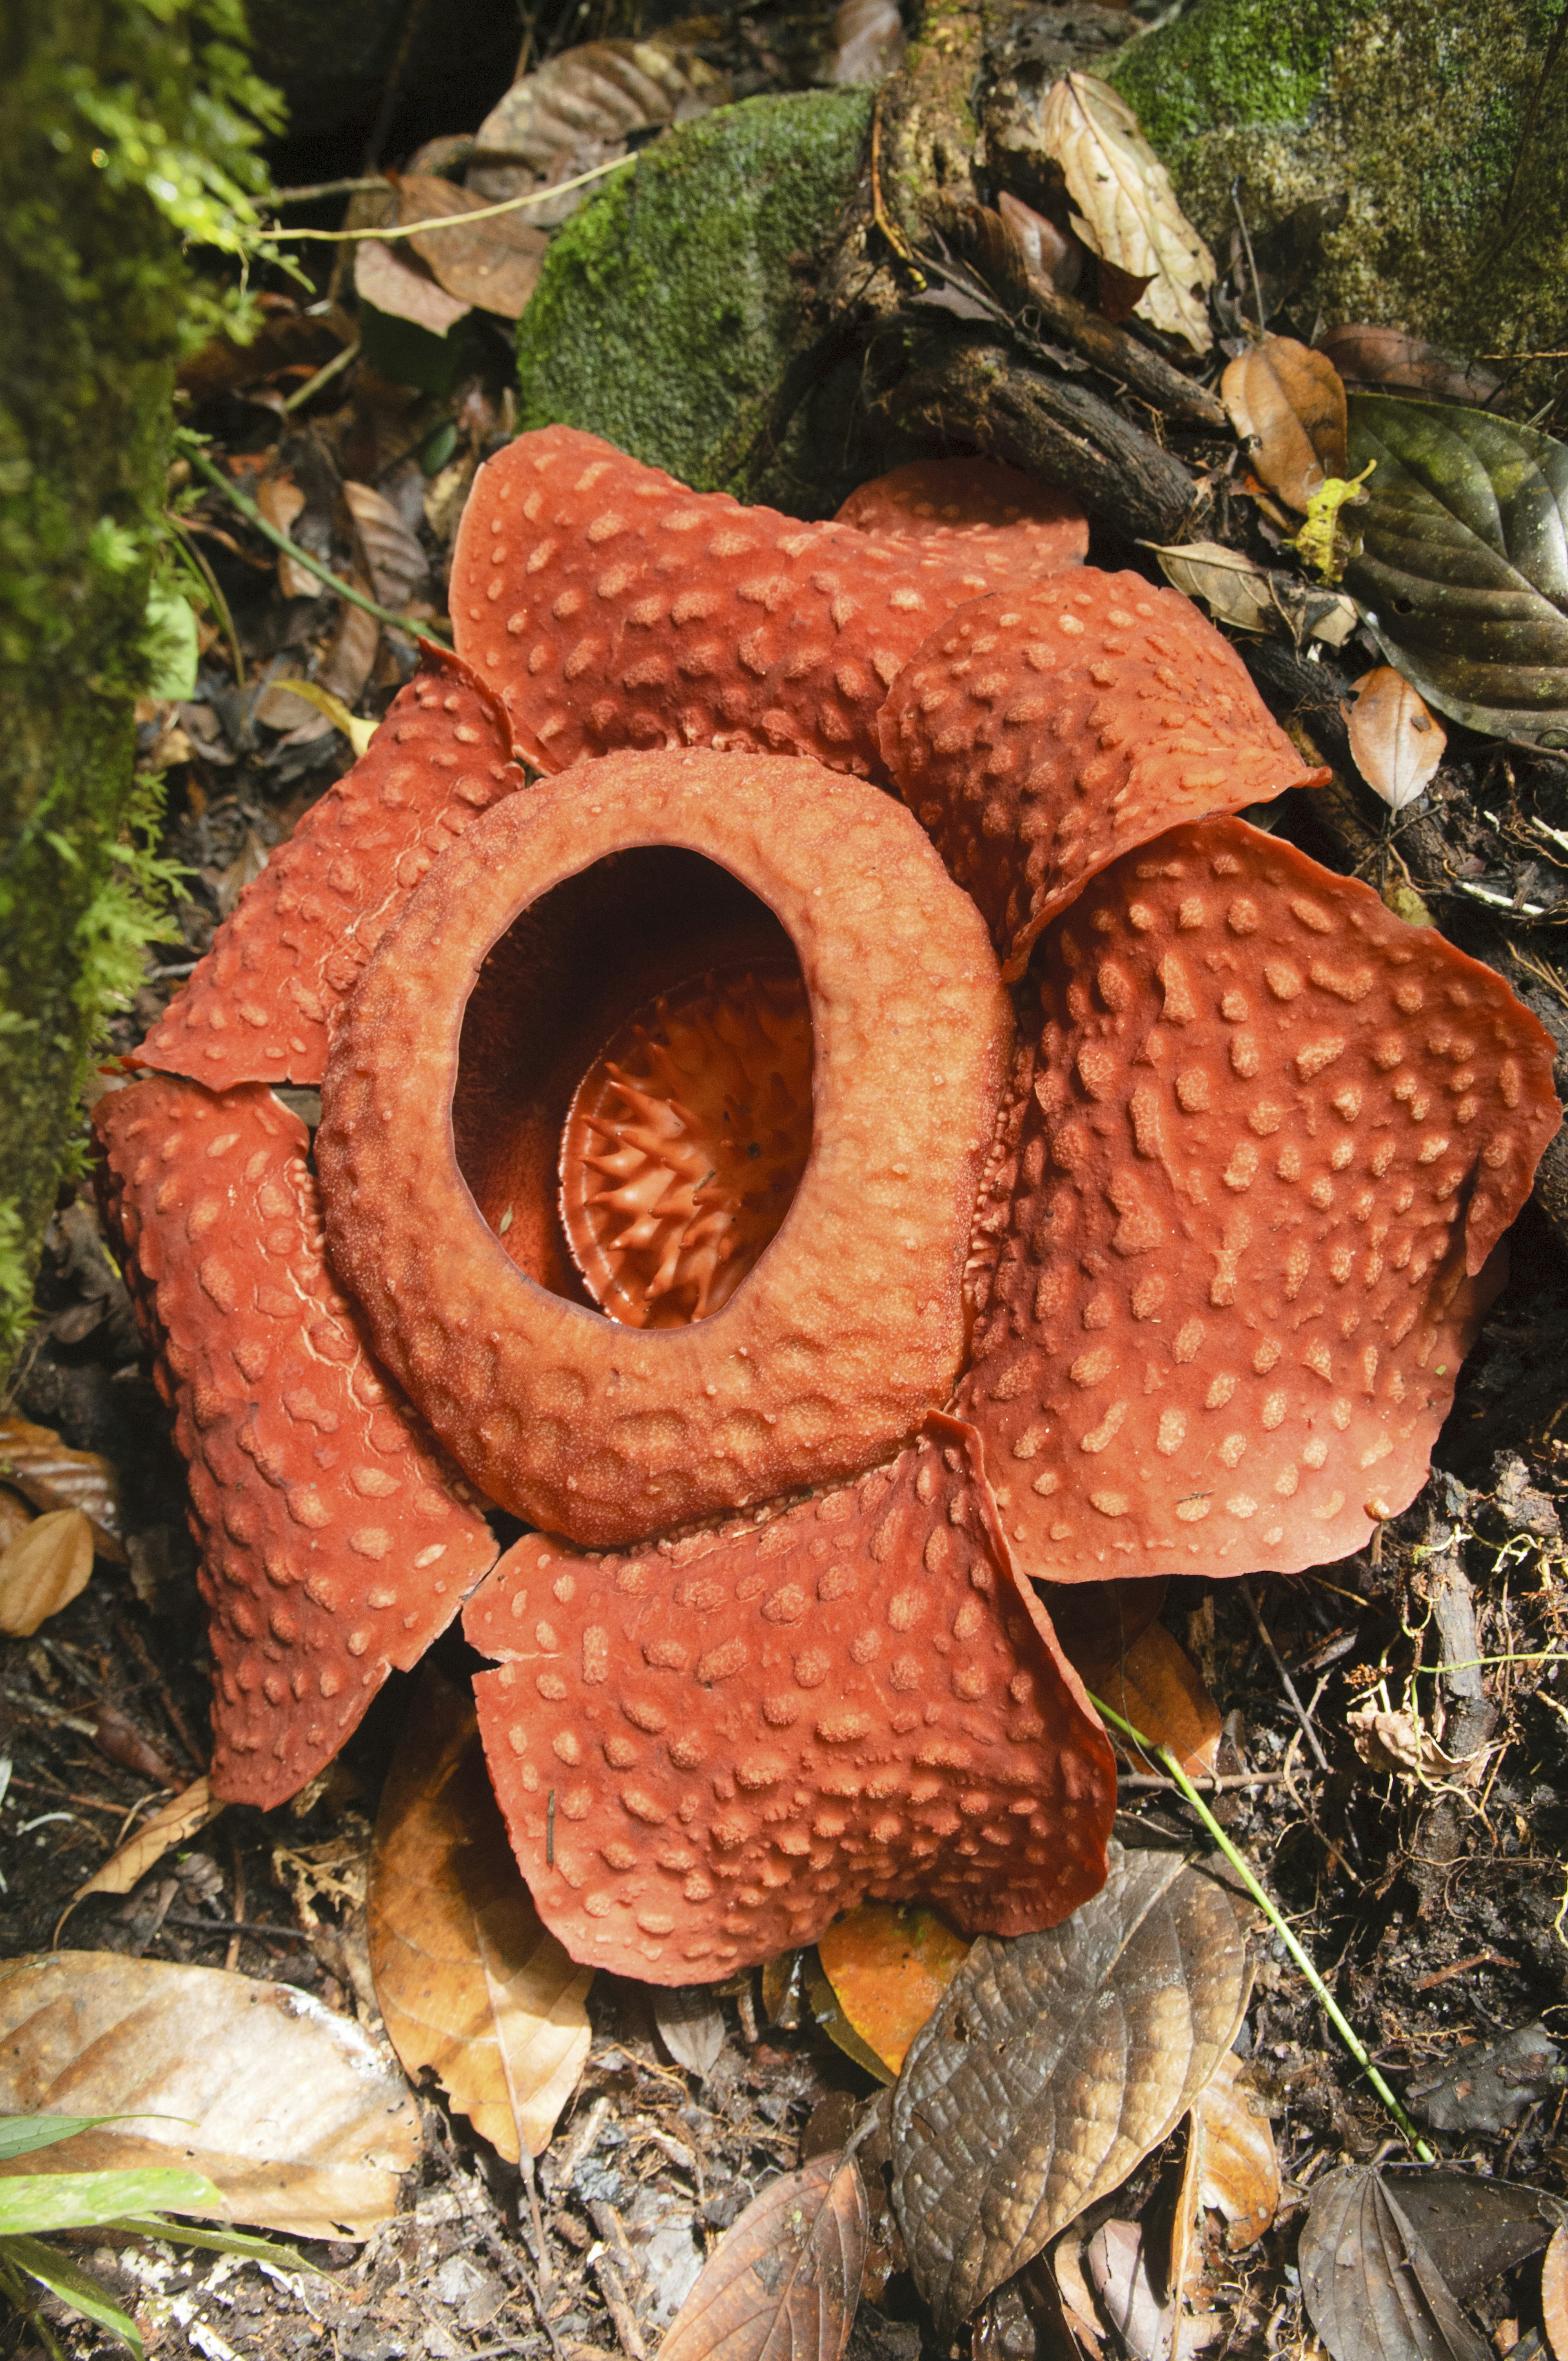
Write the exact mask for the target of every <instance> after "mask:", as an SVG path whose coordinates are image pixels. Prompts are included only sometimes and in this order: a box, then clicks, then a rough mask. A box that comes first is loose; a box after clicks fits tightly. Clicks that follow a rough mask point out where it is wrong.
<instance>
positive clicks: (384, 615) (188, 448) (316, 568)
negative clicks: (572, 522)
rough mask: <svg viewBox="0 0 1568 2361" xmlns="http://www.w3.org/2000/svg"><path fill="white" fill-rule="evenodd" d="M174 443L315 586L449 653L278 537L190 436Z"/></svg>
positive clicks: (438, 639) (408, 619) (436, 638)
mask: <svg viewBox="0 0 1568 2361" xmlns="http://www.w3.org/2000/svg"><path fill="white" fill-rule="evenodd" d="M174 439H175V442H176V443H177V444H178V445H179V446H180V449H181V452H182V453H183V454H184V456H185V457H186V458H187V459H189V460H190V462H191V465H192V467H194V468H195V470H196V473H197V474H198V475H199V476H204V477H205V478H206V479H207V481H208V483H209V484H212V485H213V486H214V488H215V489H217V490H218V491H220V492H222V494H223V495H224V498H225V500H228V501H230V502H231V503H232V505H233V506H234V507H235V508H236V509H237V510H238V511H239V512H240V514H241V516H242V517H244V518H245V519H246V520H247V522H248V523H250V524H252V525H253V526H254V527H255V529H256V531H257V532H258V533H260V534H261V535H262V537H263V538H264V539H265V540H267V541H269V542H271V543H272V544H273V546H274V548H277V549H280V550H282V551H283V552H284V553H285V555H288V556H290V557H291V558H293V559H294V561H295V563H296V564H297V565H300V566H303V567H304V569H305V571H306V573H307V574H313V575H314V576H315V577H316V579H317V581H318V582H324V583H325V584H326V586H327V588H328V589H329V590H335V591H336V592H337V595H338V597H339V598H346V599H347V600H348V603H349V605H350V606H351V607H363V609H365V612H366V613H367V615H374V616H375V618H376V620H377V621H378V623H390V624H391V625H392V627H393V629H394V630H395V631H411V632H412V633H414V634H415V635H416V636H417V637H418V638H420V639H424V640H429V641H431V642H433V644H434V645H435V646H436V647H438V648H444V649H445V650H446V653H448V654H449V655H450V653H452V647H451V642H450V641H448V640H446V639H444V638H443V636H442V634H441V633H440V632H439V631H433V629H432V628H431V626H430V625H429V624H428V623H424V622H421V621H419V620H416V619H415V618H414V617H413V616H411V615H395V614H394V613H393V612H392V609H390V608H389V607H381V606H378V604H377V603H376V601H375V599H374V598H367V597H366V596H365V593H364V591H363V590H356V588H354V585H353V584H352V582H345V581H344V580H343V579H342V578H341V577H339V576H338V575H336V574H334V572H333V570H332V568H331V566H323V564H322V562H321V559H320V558H319V557H313V556H312V555H311V553H310V551H309V550H308V549H302V548H301V547H300V544H299V543H298V542H297V541H291V540H290V538H289V536H288V534H287V533H280V532H279V530H278V528H277V526H276V525H272V524H269V523H268V522H267V519H266V518H265V517H264V516H263V515H262V513H261V511H260V510H259V509H258V507H257V505H256V502H255V501H254V500H247V497H246V495H245V494H244V492H242V491H241V490H240V489H239V487H238V486H237V485H236V484H231V483H230V481H229V479H228V478H227V477H226V476H225V474H224V471H223V469H222V468H221V467H215V466H214V463H213V461H212V460H211V459H209V458H208V456H207V455H206V453H205V452H204V451H203V448H202V446H201V445H200V443H198V442H197V440H196V437H195V436H194V435H193V434H182V433H181V432H180V430H179V429H176V431H175V436H174Z"/></svg>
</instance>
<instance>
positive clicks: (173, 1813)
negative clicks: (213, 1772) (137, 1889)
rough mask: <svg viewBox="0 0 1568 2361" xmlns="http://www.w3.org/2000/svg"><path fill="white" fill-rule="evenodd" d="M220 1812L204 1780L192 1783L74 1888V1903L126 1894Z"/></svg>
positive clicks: (218, 1803)
mask: <svg viewBox="0 0 1568 2361" xmlns="http://www.w3.org/2000/svg"><path fill="white" fill-rule="evenodd" d="M223 1808H224V1807H223V1806H222V1804H221V1803H220V1802H219V1801H218V1800H217V1798H216V1797H215V1796H214V1795H213V1794H212V1792H211V1790H210V1788H209V1787H208V1785H207V1782H206V1780H205V1779H196V1780H193V1781H192V1784H191V1785H190V1786H189V1787H185V1788H182V1789H181V1792H180V1794H179V1795H171V1796H170V1799H169V1801H168V1803H167V1804H163V1805H160V1806H159V1809H158V1810H157V1811H156V1812H154V1814H153V1816H152V1817H151V1819H150V1820H144V1821H143V1823H142V1825H141V1827H140V1828H137V1832H136V1834H135V1836H133V1837H129V1838H127V1839H126V1842H125V1843H124V1844H123V1845H121V1847H120V1848H119V1850H118V1851H117V1852H114V1853H111V1854H110V1856H109V1858H108V1860H107V1861H105V1862H104V1866H103V1868H102V1869H100V1870H98V1871H96V1872H94V1873H93V1876H91V1877H90V1878H89V1879H88V1880H87V1883H86V1884H85V1885H79V1886H78V1887H77V1889H76V1893H75V1896H74V1899H75V1900H76V1901H77V1902H82V1901H84V1900H85V1899H86V1897H87V1895H88V1894H128V1893H129V1892H130V1890H131V1888H132V1886H133V1885H139V1884H140V1883H141V1881H142V1879H143V1878H144V1877H145V1876H146V1875H147V1873H148V1870H149V1869H151V1868H153V1867H154V1866H155V1865H156V1864H157V1863H158V1862H159V1861H161V1860H162V1859H163V1856H164V1854H165V1853H166V1852H168V1851H169V1850H170V1847H171V1846H174V1845H177V1844H183V1843H184V1842H185V1839H187V1837H193V1836H194V1835H195V1833H196V1831H197V1829H198V1828H205V1827H206V1825H207V1822H208V1821H209V1820H215V1819H216V1818H217V1817H218V1814H219V1813H220V1812H221V1811H222V1810H223Z"/></svg>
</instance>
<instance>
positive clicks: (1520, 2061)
mask: <svg viewBox="0 0 1568 2361" xmlns="http://www.w3.org/2000/svg"><path fill="white" fill-rule="evenodd" d="M1561 2059H1562V2052H1561V2050H1560V2049H1559V2048H1558V2046H1557V2044H1556V2042H1554V2041H1553V2040H1552V2037H1551V2035H1550V2034H1549V2033H1548V2032H1547V2030H1546V2027H1545V2026H1544V2025H1541V2024H1536V2025H1520V2026H1516V2027H1515V2029H1514V2030H1513V2032H1512V2033H1509V2034H1505V2035H1504V2037H1503V2038H1502V2040H1500V2041H1490V2042H1486V2044H1482V2043H1480V2042H1472V2043H1470V2044H1468V2045H1467V2046H1466V2047H1465V2048H1463V2049H1461V2050H1459V2051H1457V2052H1456V2054H1455V2055H1454V2056H1453V2057H1452V2058H1450V2059H1446V2060H1445V2062H1444V2063H1443V2064H1442V2066H1441V2067H1440V2068H1439V2069H1438V2070H1437V2072H1436V2073H1427V2074H1421V2075H1418V2076H1417V2077H1416V2079H1415V2080H1414V2081H1412V2082H1411V2083H1410V2084H1409V2090H1408V2092H1407V2096H1408V2098H1409V2106H1410V2112H1411V2114H1414V2115H1418V2116H1419V2117H1420V2120H1421V2121H1422V2122H1423V2123H1428V2124H1431V2126H1432V2128H1433V2130H1434V2131H1440V2132H1504V2131H1511V2130H1512V2129H1513V2126H1514V2125H1516V2124H1517V2123H1519V2122H1520V2121H1521V2120H1522V2119H1523V2117H1524V2116H1525V2115H1526V2114H1528V2113H1529V2111H1530V2108H1531V2107H1532V2106H1534V2105H1536V2104H1537V2103H1539V2102H1540V2101H1541V2100H1542V2099H1546V2098H1550V2097H1551V2096H1552V2093H1553V2092H1560V2091H1561V2090H1562V2088H1563V2083H1564V2081H1568V2073H1565V2072H1564V2070H1563V2065H1562V2063H1561ZM1499 2185H1501V2186H1506V2185H1507V2184H1506V2183H1504V2184H1499ZM1417 2227H1418V2228H1421V2227H1422V2225H1421V2224H1420V2223H1418V2224H1417ZM1422 2235H1425V2232H1424V2229H1423V2232H1422ZM1439 2259H1440V2260H1442V2257H1439ZM1444 2268H1447V2266H1446V2264H1445V2265H1444ZM1499 2268H1501V2266H1499Z"/></svg>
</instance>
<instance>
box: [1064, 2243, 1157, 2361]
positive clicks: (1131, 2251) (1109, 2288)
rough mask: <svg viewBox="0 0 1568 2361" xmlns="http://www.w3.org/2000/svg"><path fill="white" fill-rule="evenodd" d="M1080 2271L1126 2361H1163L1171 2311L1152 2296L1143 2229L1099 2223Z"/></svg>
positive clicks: (1085, 2253)
mask: <svg viewBox="0 0 1568 2361" xmlns="http://www.w3.org/2000/svg"><path fill="white" fill-rule="evenodd" d="M1083 2265H1084V2269H1085V2271H1086V2272H1087V2274H1088V2278H1089V2284H1090V2286H1091V2288H1092V2289H1093V2290H1094V2292H1095V2295H1096V2296H1097V2297H1098V2298H1099V2301H1100V2308H1101V2310H1102V2312H1103V2313H1104V2314H1105V2317H1106V2319H1107V2320H1108V2321H1109V2322H1110V2323H1111V2325H1112V2327H1113V2329H1114V2330H1115V2332H1116V2334H1117V2336H1118V2338H1119V2339H1120V2341H1121V2344H1122V2346H1123V2349H1124V2352H1125V2353H1126V2354H1127V2356H1128V2361H1163V2356H1165V2355H1166V2354H1168V2352H1169V2351H1170V2318H1171V2316H1170V2310H1169V2307H1168V2305H1167V2304H1165V2303H1162V2302H1161V2301H1160V2299H1159V2297H1158V2296H1157V2294H1156V2292H1155V2289H1154V2284H1153V2281H1152V2280H1151V2279H1150V2276H1149V2258H1148V2253H1147V2250H1146V2246H1145V2244H1144V2234H1143V2227H1142V2224H1139V2223H1137V2222H1119V2221H1117V2220H1116V2219H1115V2218H1114V2217H1113V2218H1112V2219H1111V2220H1110V2221H1108V2222H1102V2224H1100V2227H1099V2228H1098V2230H1096V2232H1095V2233H1094V2235H1093V2237H1092V2238H1091V2240H1090V2242H1089V2244H1088V2246H1086V2248H1085V2249H1084V2256H1083Z"/></svg>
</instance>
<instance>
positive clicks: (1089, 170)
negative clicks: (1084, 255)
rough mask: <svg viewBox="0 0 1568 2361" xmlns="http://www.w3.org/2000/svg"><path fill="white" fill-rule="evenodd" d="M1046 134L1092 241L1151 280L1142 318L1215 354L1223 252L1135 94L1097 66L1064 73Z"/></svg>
mask: <svg viewBox="0 0 1568 2361" xmlns="http://www.w3.org/2000/svg"><path fill="white" fill-rule="evenodd" d="M1040 137H1041V141H1042V144H1043V146H1044V148H1045V149H1046V152H1047V155H1048V156H1049V157H1050V158H1051V159H1052V160H1053V161H1054V162H1056V163H1057V164H1059V165H1060V167H1061V170H1062V173H1063V175H1064V177H1065V179H1066V181H1067V190H1068V195H1069V198H1070V200H1071V202H1072V205H1073V208H1074V213H1073V222H1072V225H1073V228H1074V229H1075V230H1076V231H1077V232H1078V235H1079V236H1080V238H1081V239H1082V240H1083V242H1084V244H1085V246H1087V247H1089V248H1090V250H1091V252H1092V253H1094V254H1097V255H1098V256H1099V257H1100V258H1101V260H1102V262H1106V263H1109V264H1110V266H1111V268H1112V269H1113V270H1119V271H1121V272H1122V273H1124V276H1126V277H1127V278H1129V279H1146V280H1148V282H1149V283H1148V285H1147V287H1146V289H1145V291H1144V293H1143V294H1142V295H1141V296H1140V297H1139V299H1138V302H1137V304H1136V306H1135V308H1136V311H1137V314H1138V317H1139V318H1140V319H1141V320H1146V321H1147V322H1148V323H1149V324H1150V326H1151V327H1155V328H1160V329H1163V330H1164V331H1165V332H1166V334H1167V335H1174V336H1180V337H1181V338H1182V339H1183V341H1184V342H1185V343H1187V344H1189V345H1190V346H1191V347H1192V349H1193V351H1194V352H1198V353H1206V352H1207V351H1208V350H1209V347H1210V346H1211V345H1212V343H1213V340H1214V339H1213V332H1212V329H1211V327H1210V325H1209V313H1208V307H1207V305H1206V304H1205V302H1204V301H1203V295H1204V291H1205V290H1207V289H1208V288H1210V287H1212V285H1213V283H1214V275H1215V274H1214V258H1213V256H1212V254H1211V253H1210V251H1209V249H1208V247H1206V246H1205V245H1204V243H1203V240H1202V239H1201V237H1200V236H1199V235H1198V232H1197V231H1196V230H1195V229H1194V228H1193V226H1192V225H1191V223H1190V221H1189V220H1188V218H1187V216H1186V214H1184V213H1183V212H1182V210H1181V207H1180V206H1179V203H1177V200H1176V191H1175V190H1174V189H1173V188H1172V186H1171V182H1170V175H1169V173H1168V171H1167V170H1166V169H1165V166H1164V165H1163V164H1162V163H1161V162H1160V160H1159V158H1158V157H1157V155H1156V154H1155V152H1154V149H1153V148H1151V147H1150V146H1149V143H1148V141H1147V140H1146V138H1145V137H1144V135H1143V131H1142V129H1141V127H1140V126H1139V123H1138V118H1137V116H1136V115H1135V114H1134V113H1133V110H1132V108H1131V107H1130V106H1129V105H1128V104H1127V103H1126V101H1125V100H1124V98H1122V97H1120V96H1119V95H1118V93H1116V92H1115V91H1113V89H1112V87H1111V85H1110V83H1109V82H1101V81H1100V80H1099V79H1098V77H1097V76H1096V75H1094V74H1086V73H1069V74H1064V75H1063V77H1062V79H1061V80H1060V81H1059V82H1056V83H1054V84H1053V85H1052V87H1051V90H1050V92H1049V93H1048V94H1047V99H1046V103H1045V105H1044V107H1043V108H1042V110H1041V115H1040Z"/></svg>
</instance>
